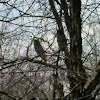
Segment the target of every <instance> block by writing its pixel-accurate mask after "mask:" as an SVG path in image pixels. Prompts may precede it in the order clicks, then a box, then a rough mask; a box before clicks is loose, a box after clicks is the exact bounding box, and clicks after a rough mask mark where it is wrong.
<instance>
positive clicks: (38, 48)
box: [34, 39, 46, 61]
mask: <svg viewBox="0 0 100 100" xmlns="http://www.w3.org/2000/svg"><path fill="white" fill-rule="evenodd" d="M34 48H35V51H36V52H37V54H38V56H40V57H41V58H42V59H43V60H44V61H46V55H45V51H44V49H43V47H42V45H41V43H40V41H39V40H38V39H34Z"/></svg>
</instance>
